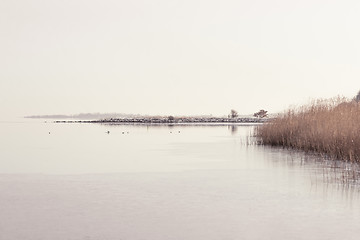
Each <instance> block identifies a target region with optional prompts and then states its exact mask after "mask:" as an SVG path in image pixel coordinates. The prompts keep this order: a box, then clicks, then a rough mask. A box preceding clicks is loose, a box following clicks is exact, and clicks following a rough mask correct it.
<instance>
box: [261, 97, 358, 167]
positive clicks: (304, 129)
mask: <svg viewBox="0 0 360 240" xmlns="http://www.w3.org/2000/svg"><path fill="white" fill-rule="evenodd" d="M256 135H257V136H258V137H259V138H260V139H261V142H262V143H263V144H265V145H273V146H284V147H291V148H295V149H300V150H304V151H308V152H317V153H320V154H323V155H324V156H326V157H328V158H333V159H339V160H345V161H351V162H360V103H357V102H356V101H350V100H347V99H344V98H340V97H338V98H333V99H328V100H316V101H313V102H312V103H311V104H309V105H306V106H302V107H297V108H294V109H290V110H288V111H286V112H285V113H284V114H281V115H279V116H278V117H277V118H275V119H274V120H272V121H269V122H268V123H266V124H264V125H262V126H260V127H258V128H257V130H256Z"/></svg>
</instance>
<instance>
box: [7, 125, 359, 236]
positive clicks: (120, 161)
mask: <svg viewBox="0 0 360 240" xmlns="http://www.w3.org/2000/svg"><path fill="white" fill-rule="evenodd" d="M252 130H253V126H173V127H171V126H130V125H121V126H108V125H95V124H53V123H51V122H48V123H44V122H41V121H38V120H37V121H33V120H32V121H30V120H28V121H19V122H1V123H0V239H1V240H18V239H22V240H43V239H44V240H45V239H52V240H64V239H66V240H85V239H86V240H95V239H96V240H98V239H99V240H102V239H104V240H140V239H141V240H142V239H144V240H145V239H146V240H148V239H150V240H151V239H154V240H162V239H164V240H165V239H166V240H172V239H174V240H184V239H194V240H201V239H206V240H211V239H214V240H219V239H229V240H230V239H231V240H232V239H234V240H235V239H358V237H359V236H360V194H359V189H360V188H359V186H358V184H353V182H352V181H349V180H345V181H344V176H343V175H342V173H341V172H342V171H340V170H338V169H339V168H337V167H336V168H334V165H333V164H327V163H324V162H323V161H319V160H318V159H316V158H315V157H309V156H304V155H303V154H301V153H295V152H291V151H287V150H283V149H274V148H269V147H263V146H256V145H253V144H250V145H249V144H248V143H249V134H250V133H251V131H252ZM107 131H110V133H109V134H107V133H106V132H107ZM250 140H251V139H250Z"/></svg>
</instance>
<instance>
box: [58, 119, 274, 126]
mask: <svg viewBox="0 0 360 240" xmlns="http://www.w3.org/2000/svg"><path fill="white" fill-rule="evenodd" d="M267 121H269V119H268V118H215V117H212V118H198V117H185V118H184V117H181V118H177V117H174V118H170V117H164V118H152V117H151V118H150V117H143V118H109V119H99V120H57V121H54V122H55V123H101V124H177V125H180V124H235V123H264V122H267Z"/></svg>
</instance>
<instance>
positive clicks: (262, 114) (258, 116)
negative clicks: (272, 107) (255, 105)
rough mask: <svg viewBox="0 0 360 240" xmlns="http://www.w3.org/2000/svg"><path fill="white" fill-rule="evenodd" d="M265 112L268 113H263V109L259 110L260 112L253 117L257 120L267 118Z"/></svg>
mask: <svg viewBox="0 0 360 240" xmlns="http://www.w3.org/2000/svg"><path fill="white" fill-rule="evenodd" d="M267 112H268V111H265V110H264V109H261V110H260V111H258V112H256V113H254V117H257V118H264V117H267V116H268V114H267Z"/></svg>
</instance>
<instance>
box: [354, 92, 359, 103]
mask: <svg viewBox="0 0 360 240" xmlns="http://www.w3.org/2000/svg"><path fill="white" fill-rule="evenodd" d="M354 100H355V101H356V102H357V103H358V102H360V91H358V93H357V95H356V96H355V98H354Z"/></svg>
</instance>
